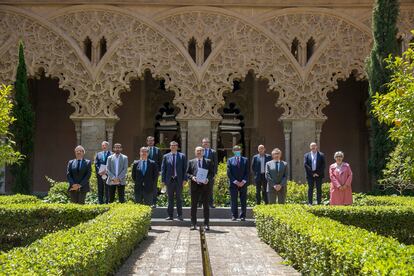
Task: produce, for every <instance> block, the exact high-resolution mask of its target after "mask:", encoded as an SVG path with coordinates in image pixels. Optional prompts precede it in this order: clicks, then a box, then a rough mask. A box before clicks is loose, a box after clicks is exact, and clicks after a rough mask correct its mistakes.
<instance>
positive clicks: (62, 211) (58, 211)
mask: <svg viewBox="0 0 414 276" xmlns="http://www.w3.org/2000/svg"><path fill="white" fill-rule="evenodd" d="M108 209H109V207H105V206H97V205H90V206H79V205H75V204H67V205H61V204H44V203H43V204H42V203H30V204H8V205H1V204H0V250H3V251H5V250H9V249H11V248H13V247H17V246H25V245H28V244H30V243H32V242H33V241H35V240H37V239H39V238H41V237H43V236H45V235H46V234H48V233H52V232H55V231H58V230H61V229H65V228H69V227H72V226H75V225H77V224H79V223H81V222H85V221H88V220H90V219H92V218H94V217H96V216H97V215H100V214H102V213H104V212H106V211H107V210H108Z"/></svg>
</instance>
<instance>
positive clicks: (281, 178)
mask: <svg viewBox="0 0 414 276" xmlns="http://www.w3.org/2000/svg"><path fill="white" fill-rule="evenodd" d="M279 162H280V163H279V169H278V168H277V164H276V162H275V161H273V160H271V161H269V162H267V163H266V174H265V175H266V181H267V191H271V189H273V186H274V185H276V184H280V185H282V186H286V185H287V180H288V174H289V170H288V164H287V163H286V162H285V161H282V160H281V161H279Z"/></svg>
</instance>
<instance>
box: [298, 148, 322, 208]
mask: <svg viewBox="0 0 414 276" xmlns="http://www.w3.org/2000/svg"><path fill="white" fill-rule="evenodd" d="M310 149H311V151H310V152H308V153H306V154H305V156H304V162H303V163H304V166H305V171H306V180H307V181H308V204H309V205H312V203H313V187H314V186H315V185H316V200H317V203H318V204H321V202H322V180H323V178H324V176H325V166H326V161H325V155H324V154H323V153H322V152H319V151H318V145H317V144H316V143H314V142H312V143H311V144H310Z"/></svg>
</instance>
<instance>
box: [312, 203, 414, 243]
mask: <svg viewBox="0 0 414 276" xmlns="http://www.w3.org/2000/svg"><path fill="white" fill-rule="evenodd" d="M309 212H311V213H312V214H315V215H317V216H324V217H329V218H331V219H334V220H336V221H339V222H341V223H343V224H346V225H353V226H357V227H361V228H364V229H366V230H368V231H372V232H376V233H378V234H380V235H383V236H390V237H394V238H396V239H397V240H398V241H399V242H402V243H405V244H413V243H414V208H412V207H406V206H357V207H352V206H338V207H335V208H332V207H330V206H318V207H315V208H309Z"/></svg>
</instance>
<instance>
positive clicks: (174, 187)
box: [167, 178, 183, 217]
mask: <svg viewBox="0 0 414 276" xmlns="http://www.w3.org/2000/svg"><path fill="white" fill-rule="evenodd" d="M182 193H183V183H178V181H177V178H171V181H170V183H169V184H168V185H167V195H168V208H167V212H168V216H169V217H172V216H173V215H174V198H175V200H176V202H177V215H178V216H182V215H183V197H182Z"/></svg>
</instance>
